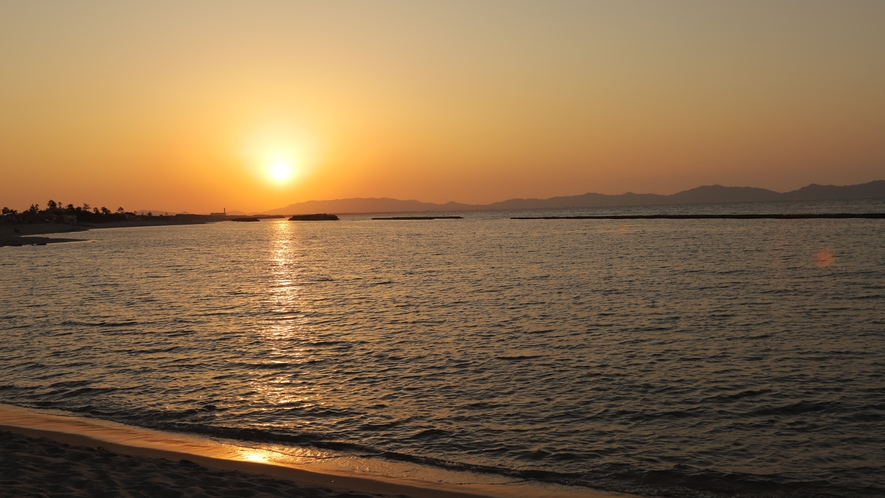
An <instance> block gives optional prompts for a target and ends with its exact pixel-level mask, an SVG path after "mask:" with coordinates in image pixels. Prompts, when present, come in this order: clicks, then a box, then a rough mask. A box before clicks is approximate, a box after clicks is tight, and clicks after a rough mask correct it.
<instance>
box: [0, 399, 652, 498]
mask: <svg viewBox="0 0 885 498" xmlns="http://www.w3.org/2000/svg"><path fill="white" fill-rule="evenodd" d="M4 433H12V434H17V435H19V436H24V437H26V438H31V439H30V440H22V439H21V438H19V439H18V440H17V445H18V446H17V447H19V450H18V453H19V454H18V455H17V456H16V462H18V461H21V462H22V465H26V466H27V467H28V468H31V469H33V468H34V467H35V466H36V467H39V464H38V463H37V462H38V461H40V460H42V459H43V458H45V455H43V456H41V454H39V452H36V451H34V450H33V448H36V447H40V448H43V451H44V452H48V453H51V454H63V455H64V454H68V453H72V452H73V453H76V455H79V456H77V457H76V458H83V455H84V454H86V455H87V456H89V455H92V454H96V455H97V456H95V458H92V460H96V459H97V461H98V463H97V464H96V465H98V467H97V468H95V469H92V468H90V469H87V468H84V467H83V466H84V465H86V463H83V462H81V461H79V460H77V459H76V458H75V457H71V456H70V455H69V456H68V457H63V458H62V459H61V460H62V461H61V462H59V465H60V466H61V467H64V468H65V472H68V473H72V474H77V473H78V472H79V473H84V472H85V473H89V472H98V473H101V472H107V471H108V469H109V468H114V469H119V468H120V466H121V465H124V466H125V465H130V466H132V468H133V472H134V471H135V469H139V470H138V472H140V474H139V475H140V478H142V479H145V478H150V479H153V480H155V481H158V482H167V481H169V479H170V478H171V477H170V476H172V477H175V478H181V479H185V481H187V482H190V481H194V482H196V481H199V480H200V479H205V478H206V475H209V474H213V473H215V474H217V473H219V472H221V473H223V475H222V476H220V477H219V476H218V475H215V476H214V477H213V479H223V480H226V482H228V484H227V486H230V487H242V486H257V485H259V484H261V483H259V481H262V482H263V481H267V480H274V481H280V480H282V481H284V483H283V484H279V486H281V487H283V488H288V489H284V490H283V494H282V495H280V496H285V495H295V496H300V495H299V494H295V493H294V492H295V491H300V492H301V493H304V494H303V495H304V496H317V497H329V498H333V497H337V496H342V497H343V496H353V494H354V493H357V494H364V495H372V496H398V497H411V498H418V497H427V498H481V497H485V498H522V497H530V496H531V497H539V498H540V497H564V498H565V497H575V498H578V497H584V498H629V497H631V496H633V497H634V498H636V497H635V495H626V494H621V493H613V492H606V491H598V490H593V489H589V488H586V490H585V489H565V488H564V487H560V488H549V489H548V488H542V487H535V486H529V485H526V484H524V483H519V482H516V483H505V484H482V483H461V482H458V483H451V482H443V481H438V482H431V481H425V480H420V479H413V478H409V477H388V476H384V475H376V474H367V473H362V472H354V471H346V470H330V469H328V468H321V466H320V465H311V464H310V463H309V462H310V461H314V462H316V461H321V460H322V459H323V457H322V456H320V457H319V458H317V455H309V456H307V457H306V458H303V459H302V461H301V462H298V461H297V460H296V459H293V458H288V459H285V458H281V455H280V454H275V453H273V452H269V451H262V450H256V449H255V448H248V447H244V446H237V445H234V444H229V443H226V442H220V441H216V440H213V439H209V438H201V437H197V436H191V435H186V434H173V433H166V432H161V431H155V430H150V429H142V428H138V427H132V426H126V425H123V424H118V423H114V422H107V421H103V420H97V419H89V418H83V417H78V416H69V415H56V414H50V413H45V412H41V411H37V410H30V409H25V408H19V407H15V406H11V405H5V404H0V443H2V446H0V454H10V453H11V448H10V447H8V446H9V445H8V444H7V439H8V437H5V436H6V435H5V434H4ZM36 438H45V439H44V440H38V439H36ZM65 445H68V446H65ZM21 446H24V447H25V450H24V451H22V450H21ZM78 452H79V453H78ZM84 452H86V453H84ZM90 452H91V453H90ZM96 452H97V453H96ZM32 453H33V454H32ZM87 460H89V458H87ZM124 460H125V462H129V463H125V462H124ZM286 460H288V461H286ZM121 462H123V463H121ZM133 462H134V463H133ZM87 463H88V462H87ZM68 467H69V468H68ZM118 472H119V475H118V479H117V480H116V482H121V479H122V480H126V479H127V478H130V477H132V476H131V475H129V474H127V473H126V472H124V471H119V470H118ZM0 479H3V478H2V477H0ZM35 479H36V480H37V482H38V483H39V482H41V481H40V480H39V476H37V477H36V478H35ZM253 481H254V482H253ZM47 482H48V481H47ZM62 484H63V483H55V484H54V485H62ZM264 484H265V485H266V483H264ZM92 491H95V490H92ZM110 491H114V490H110ZM117 491H120V490H117ZM184 496H188V495H187V494H185V495H184ZM210 496H211V495H210Z"/></svg>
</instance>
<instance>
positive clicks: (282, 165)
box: [267, 161, 295, 184]
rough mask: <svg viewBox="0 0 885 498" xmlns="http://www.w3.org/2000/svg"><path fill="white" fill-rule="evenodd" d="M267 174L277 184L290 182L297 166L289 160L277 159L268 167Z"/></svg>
mask: <svg viewBox="0 0 885 498" xmlns="http://www.w3.org/2000/svg"><path fill="white" fill-rule="evenodd" d="M267 176H268V178H269V179H270V180H271V181H272V182H274V183H277V184H285V183H289V181H291V180H292V177H294V176H295V168H294V167H293V166H292V163H290V162H288V161H275V162H273V163H271V165H270V166H269V167H268V168H267Z"/></svg>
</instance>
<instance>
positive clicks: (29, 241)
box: [0, 220, 226, 247]
mask: <svg viewBox="0 0 885 498" xmlns="http://www.w3.org/2000/svg"><path fill="white" fill-rule="evenodd" d="M216 221H222V220H200V221H191V220H181V221H145V220H137V221H112V222H108V223H101V224H92V225H87V224H84V225H66V224H63V223H34V224H23V225H0V247H23V246H45V245H47V244H60V243H65V242H85V241H86V240H88V239H66V238H60V237H40V235H50V234H59V233H75V232H88V231H89V230H101V229H105V228H130V227H160V226H173V225H203V224H206V223H215V222H216ZM224 221H226V220H224Z"/></svg>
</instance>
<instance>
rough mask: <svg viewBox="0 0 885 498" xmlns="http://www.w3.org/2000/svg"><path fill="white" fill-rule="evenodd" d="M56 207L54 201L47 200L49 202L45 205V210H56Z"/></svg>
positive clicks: (56, 204)
mask: <svg viewBox="0 0 885 498" xmlns="http://www.w3.org/2000/svg"><path fill="white" fill-rule="evenodd" d="M57 207H58V203H57V202H55V201H54V200H52V199H49V202H47V203H46V208H47V209H55V208H57Z"/></svg>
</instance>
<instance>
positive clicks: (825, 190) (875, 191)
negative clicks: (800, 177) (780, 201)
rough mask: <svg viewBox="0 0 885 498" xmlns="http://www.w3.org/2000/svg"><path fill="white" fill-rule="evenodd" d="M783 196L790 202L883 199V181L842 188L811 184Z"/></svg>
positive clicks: (884, 183)
mask: <svg viewBox="0 0 885 498" xmlns="http://www.w3.org/2000/svg"><path fill="white" fill-rule="evenodd" d="M783 195H784V199H785V200H790V201H817V200H835V199H877V198H880V197H885V180H876V181H874V182H869V183H861V184H860V185H846V186H843V187H838V186H836V185H818V184H816V183H812V184H811V185H809V186H807V187H802V188H800V189H799V190H794V191H792V192H787V193H786V194H783Z"/></svg>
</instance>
